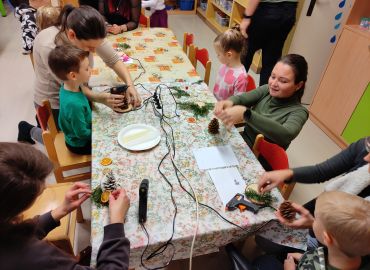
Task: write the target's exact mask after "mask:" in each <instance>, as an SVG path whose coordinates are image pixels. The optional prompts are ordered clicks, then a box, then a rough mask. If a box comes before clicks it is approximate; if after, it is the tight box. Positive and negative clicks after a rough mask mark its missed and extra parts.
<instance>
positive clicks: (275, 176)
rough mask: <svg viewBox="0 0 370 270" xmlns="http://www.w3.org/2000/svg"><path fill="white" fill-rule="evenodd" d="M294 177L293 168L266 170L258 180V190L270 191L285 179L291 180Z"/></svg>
mask: <svg viewBox="0 0 370 270" xmlns="http://www.w3.org/2000/svg"><path fill="white" fill-rule="evenodd" d="M292 177H293V171H292V170H277V171H271V172H265V173H263V174H262V176H261V177H260V178H259V180H258V190H259V192H261V193H263V192H267V191H270V190H271V189H273V188H274V187H277V186H279V185H280V184H283V183H284V181H285V180H289V179H291V178H292Z"/></svg>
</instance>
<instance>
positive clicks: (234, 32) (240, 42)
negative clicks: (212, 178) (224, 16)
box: [214, 24, 247, 55]
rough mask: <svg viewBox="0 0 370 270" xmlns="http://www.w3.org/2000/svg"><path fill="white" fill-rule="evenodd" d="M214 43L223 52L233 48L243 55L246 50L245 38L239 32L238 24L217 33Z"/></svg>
mask: <svg viewBox="0 0 370 270" xmlns="http://www.w3.org/2000/svg"><path fill="white" fill-rule="evenodd" d="M214 43H215V44H217V45H219V46H220V48H221V49H222V51H223V52H225V53H226V52H227V51H229V50H233V51H235V52H237V53H240V54H241V55H244V54H245V52H246V50H247V42H246V38H245V37H244V36H243V35H242V33H241V32H240V26H239V25H238V24H237V25H235V26H234V27H232V28H230V29H227V30H226V31H225V32H223V33H221V34H219V35H218V36H217V37H216V38H215V40H214Z"/></svg>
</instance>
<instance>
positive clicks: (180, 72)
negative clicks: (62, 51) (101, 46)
mask: <svg viewBox="0 0 370 270" xmlns="http://www.w3.org/2000/svg"><path fill="white" fill-rule="evenodd" d="M107 38H108V40H110V41H111V42H112V44H113V47H114V48H115V49H116V50H118V53H119V54H120V55H124V54H126V55H128V56H129V57H132V58H135V59H138V60H140V62H139V61H138V60H134V61H133V63H126V65H127V67H128V70H129V71H130V73H131V78H132V79H133V80H134V83H135V84H137V83H146V82H152V83H159V82H175V81H179V82H182V81H187V82H196V81H199V80H200V77H199V75H198V74H197V72H196V71H195V69H194V67H193V66H192V64H191V63H190V60H189V59H188V57H187V55H186V54H185V53H184V51H183V50H182V46H181V45H180V44H179V42H178V41H177V39H176V37H175V35H174V34H173V32H172V31H171V30H170V29H168V28H137V29H135V30H133V31H130V32H125V33H123V34H120V35H110V36H108V37H107ZM123 44H127V45H129V46H130V48H128V49H121V46H123ZM140 63H141V65H142V66H143V67H144V69H145V73H144V74H142V75H141V76H140V74H141V73H142V72H143V68H142V67H141V65H140ZM91 77H92V78H91V80H90V82H93V84H94V85H98V84H108V85H109V84H112V82H122V81H121V80H120V78H118V77H117V76H116V74H115V73H114V72H113V71H112V70H111V69H109V68H106V65H105V63H104V62H103V61H102V60H101V59H100V58H99V57H94V68H93V70H92V76H91ZM136 78H137V79H136Z"/></svg>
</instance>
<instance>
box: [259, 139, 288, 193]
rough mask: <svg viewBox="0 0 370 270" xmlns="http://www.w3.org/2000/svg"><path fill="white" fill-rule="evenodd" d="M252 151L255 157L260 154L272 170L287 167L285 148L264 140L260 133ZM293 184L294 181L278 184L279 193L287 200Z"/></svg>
mask: <svg viewBox="0 0 370 270" xmlns="http://www.w3.org/2000/svg"><path fill="white" fill-rule="evenodd" d="M252 151H253V153H254V155H255V156H256V157H257V158H258V157H259V156H260V155H261V156H262V157H263V158H264V159H265V160H266V161H267V162H268V164H269V165H270V166H271V168H272V169H273V170H284V169H289V161H288V155H287V154H286V152H285V150H284V149H283V148H282V147H280V146H279V145H277V144H274V143H270V142H268V141H266V140H265V138H264V136H263V135H262V134H258V135H257V137H256V140H255V141H254V145H253V149H252ZM294 185H295V183H291V184H282V185H281V186H279V189H280V193H281V195H282V196H283V197H284V199H286V200H287V199H288V198H289V196H290V193H292V191H293V188H294Z"/></svg>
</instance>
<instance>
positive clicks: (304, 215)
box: [275, 202, 314, 229]
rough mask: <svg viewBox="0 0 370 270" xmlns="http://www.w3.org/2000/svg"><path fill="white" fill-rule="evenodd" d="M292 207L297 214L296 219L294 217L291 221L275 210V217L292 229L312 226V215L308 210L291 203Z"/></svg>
mask: <svg viewBox="0 0 370 270" xmlns="http://www.w3.org/2000/svg"><path fill="white" fill-rule="evenodd" d="M292 207H293V208H294V209H295V211H296V212H297V213H298V214H299V218H298V219H294V220H293V221H288V220H286V219H285V218H283V217H282V215H281V214H280V212H279V211H277V212H275V215H276V217H277V219H278V220H279V221H280V223H281V224H284V225H286V226H288V227H290V228H293V229H308V228H312V224H313V222H314V217H313V216H312V215H311V213H310V211H308V210H307V209H306V208H304V207H303V206H301V205H299V204H296V203H294V202H293V203H292Z"/></svg>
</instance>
